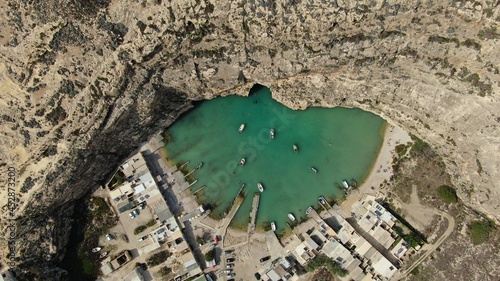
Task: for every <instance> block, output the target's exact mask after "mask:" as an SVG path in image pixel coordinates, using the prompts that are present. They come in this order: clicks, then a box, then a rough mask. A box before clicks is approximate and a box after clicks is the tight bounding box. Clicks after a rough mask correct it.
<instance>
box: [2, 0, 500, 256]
mask: <svg viewBox="0 0 500 281" xmlns="http://www.w3.org/2000/svg"><path fill="white" fill-rule="evenodd" d="M0 7H1V10H2V11H3V13H4V17H2V20H1V21H0V27H1V28H0V30H1V31H0V55H1V56H0V81H1V82H0V85H1V89H2V91H0V96H1V103H0V111H1V112H2V113H1V114H2V118H0V120H1V121H0V122H1V123H0V127H1V129H2V132H3V134H4V137H2V138H1V139H0V155H1V159H2V160H1V163H0V167H1V169H2V174H7V171H6V170H7V168H8V167H14V168H15V169H16V183H17V185H16V191H17V195H16V196H17V197H16V198H17V199H16V200H18V203H19V205H18V207H16V209H15V211H16V214H15V215H16V216H20V219H18V220H17V235H18V236H19V235H21V234H23V235H24V236H23V237H24V238H23V241H22V243H18V247H17V248H16V253H15V255H16V256H17V257H18V258H19V262H18V264H21V265H25V266H27V265H32V264H37V265H40V264H43V262H45V263H47V264H48V265H50V263H51V262H53V261H55V260H57V259H59V258H60V257H61V255H62V254H63V253H64V245H65V237H67V233H68V232H67V231H66V232H65V231H64V229H66V230H67V228H68V222H69V218H70V215H71V211H70V210H71V204H72V201H73V200H74V199H75V198H79V197H80V196H82V194H84V193H85V192H86V191H88V190H90V189H92V188H95V187H97V186H98V185H99V184H100V183H102V182H103V181H104V180H106V179H107V178H108V177H109V175H110V173H111V172H112V171H113V170H114V169H115V168H116V165H117V164H118V163H120V161H122V160H123V159H124V158H125V157H126V156H127V155H128V154H129V153H130V152H131V151H133V150H134V149H135V148H137V146H138V145H139V144H140V143H141V142H144V141H145V140H147V138H148V137H149V136H151V135H152V134H154V133H156V132H158V131H160V130H161V129H163V128H165V127H166V126H168V125H169V124H171V123H172V122H173V121H174V120H175V119H176V118H177V117H178V116H179V115H180V114H181V113H182V112H183V111H185V110H187V109H188V108H189V107H190V106H191V105H190V101H192V100H203V99H211V98H213V97H216V96H220V95H229V94H240V95H246V94H248V90H249V89H250V88H251V86H252V85H253V84H255V83H260V84H263V85H266V86H268V87H270V88H271V90H272V91H273V96H274V98H276V99H277V100H279V101H280V102H282V103H284V104H286V105H288V106H290V107H292V108H297V109H304V108H306V107H308V106H325V107H333V106H346V107H361V108H363V109H365V110H369V111H372V112H374V113H377V114H379V115H381V116H382V117H384V118H386V119H388V120H389V121H390V122H392V123H395V124H398V125H400V126H402V127H403V128H405V129H406V130H407V131H409V132H411V133H413V134H416V135H418V136H419V137H421V138H422V139H424V140H426V141H427V142H428V143H430V144H431V146H433V147H434V148H435V149H436V151H437V152H438V153H439V154H440V155H441V156H443V158H444V159H445V161H446V164H447V170H448V172H449V173H450V174H451V175H452V176H453V180H454V184H455V185H456V187H457V189H458V192H459V196H460V197H461V198H462V199H463V200H464V201H465V202H466V204H468V205H469V206H471V207H473V208H475V209H477V210H479V211H481V212H483V213H485V214H487V215H488V216H490V217H491V218H493V219H496V220H497V221H499V220H500V205H499V203H498V201H497V200H495V199H496V198H498V196H499V195H500V186H499V185H498V179H499V178H500V174H499V169H498V167H499V164H500V160H499V159H498V157H496V154H497V150H498V149H497V148H498V142H499V139H500V136H499V132H500V130H498V126H499V125H500V124H499V123H500V115H499V114H498V108H500V104H499V97H498V92H499V87H500V84H499V81H500V70H499V67H498V58H499V57H500V49H499V48H498V47H497V46H498V44H499V39H500V28H499V22H500V13H499V9H498V3H496V2H493V1H479V2H477V1H475V2H473V1H439V2H438V3H436V2H434V1H427V2H418V3H410V2H408V1H377V0H374V1H319V0H311V1H294V0H290V1H281V2H279V1H270V0H269V1H268V0H262V1H252V0H250V1H218V2H210V1H208V0H196V1H161V0H159V1H156V0H155V1H153V0H151V1H142V2H137V1H115V2H111V1H83V0H71V1H66V5H61V4H60V1H31V2H26V1H4V2H2V3H0ZM2 197H3V198H7V191H6V190H5V191H4V190H2ZM62 210H65V211H62ZM3 218H4V219H5V218H9V214H8V213H5V215H4V217H3ZM2 222H5V220H2ZM6 227H7V226H6V224H5V223H4V224H3V225H2V229H3V230H5V231H7V228H6ZM33 245H41V246H37V247H34V246H33ZM2 248H3V249H6V248H7V247H2ZM4 256H5V255H3V256H2V257H4Z"/></svg>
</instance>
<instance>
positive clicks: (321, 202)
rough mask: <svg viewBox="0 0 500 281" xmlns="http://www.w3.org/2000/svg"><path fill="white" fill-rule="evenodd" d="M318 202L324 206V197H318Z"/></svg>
mask: <svg viewBox="0 0 500 281" xmlns="http://www.w3.org/2000/svg"><path fill="white" fill-rule="evenodd" d="M318 202H319V203H320V204H322V205H325V204H326V200H325V197H323V196H320V197H319V199H318Z"/></svg>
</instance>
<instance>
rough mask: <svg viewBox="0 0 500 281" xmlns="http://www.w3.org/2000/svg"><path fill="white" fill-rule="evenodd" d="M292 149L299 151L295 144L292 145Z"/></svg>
mask: <svg viewBox="0 0 500 281" xmlns="http://www.w3.org/2000/svg"><path fill="white" fill-rule="evenodd" d="M293 151H295V152H298V151H299V147H298V146H297V145H296V144H294V145H293Z"/></svg>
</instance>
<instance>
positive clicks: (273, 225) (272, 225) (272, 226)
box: [271, 222, 276, 231]
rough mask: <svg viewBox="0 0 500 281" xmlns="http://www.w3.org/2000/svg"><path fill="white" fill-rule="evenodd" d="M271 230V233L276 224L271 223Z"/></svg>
mask: <svg viewBox="0 0 500 281" xmlns="http://www.w3.org/2000/svg"><path fill="white" fill-rule="evenodd" d="M271 229H272V230H273V231H276V224H275V223H274V222H271Z"/></svg>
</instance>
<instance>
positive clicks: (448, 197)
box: [437, 185, 458, 203]
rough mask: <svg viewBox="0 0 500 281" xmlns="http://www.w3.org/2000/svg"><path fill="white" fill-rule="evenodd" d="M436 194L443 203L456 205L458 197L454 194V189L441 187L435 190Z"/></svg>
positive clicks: (445, 186)
mask: <svg viewBox="0 0 500 281" xmlns="http://www.w3.org/2000/svg"><path fill="white" fill-rule="evenodd" d="M437 194H438V196H439V198H441V200H443V201H444V202H445V203H457V202H458V196H457V193H456V192H455V189H454V188H453V187H451V186H447V185H441V186H440V187H438V189H437Z"/></svg>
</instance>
